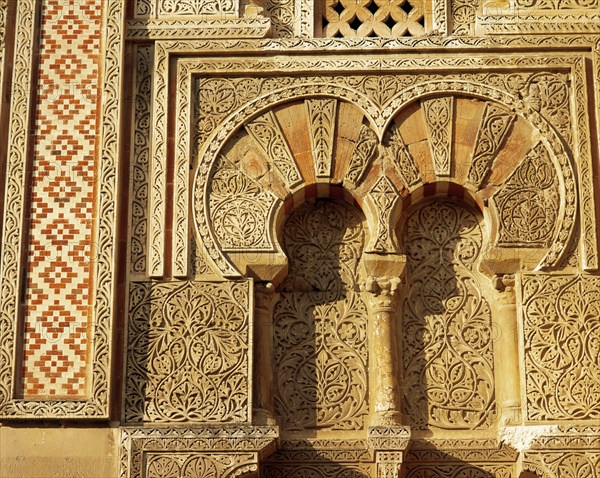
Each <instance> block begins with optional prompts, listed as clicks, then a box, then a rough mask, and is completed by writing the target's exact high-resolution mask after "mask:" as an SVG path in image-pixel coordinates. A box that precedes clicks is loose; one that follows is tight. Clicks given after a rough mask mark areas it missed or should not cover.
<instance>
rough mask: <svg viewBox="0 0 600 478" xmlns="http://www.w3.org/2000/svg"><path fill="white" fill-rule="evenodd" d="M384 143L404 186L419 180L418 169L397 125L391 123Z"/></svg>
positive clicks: (411, 184)
mask: <svg viewBox="0 0 600 478" xmlns="http://www.w3.org/2000/svg"><path fill="white" fill-rule="evenodd" d="M385 145H386V153H387V155H388V158H389V160H390V162H391V163H392V164H393V166H394V168H395V170H396V172H397V173H398V175H399V176H400V178H402V181H403V182H404V184H405V186H406V187H407V188H409V187H411V186H414V185H416V184H417V183H418V182H419V180H420V176H419V170H418V169H417V166H416V165H415V163H414V161H413V158H412V157H411V155H410V153H409V152H408V148H407V147H406V145H405V144H404V142H403V141H402V137H401V136H400V131H399V130H398V127H397V126H395V125H392V126H391V128H390V129H389V131H388V132H387V133H386V142H385Z"/></svg>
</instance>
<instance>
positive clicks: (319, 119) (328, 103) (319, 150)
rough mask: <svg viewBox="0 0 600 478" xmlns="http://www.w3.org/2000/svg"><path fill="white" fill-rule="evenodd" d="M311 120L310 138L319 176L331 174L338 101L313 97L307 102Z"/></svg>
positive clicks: (324, 176) (326, 176)
mask: <svg viewBox="0 0 600 478" xmlns="http://www.w3.org/2000/svg"><path fill="white" fill-rule="evenodd" d="M306 107H307V108H308V119H309V122H310V140H311V144H312V149H313V160H314V162H315V173H316V176H317V177H318V178H328V177H330V176H331V162H332V160H333V141H334V132H335V119H336V110H337V101H336V100H333V99H311V100H308V101H307V102H306Z"/></svg>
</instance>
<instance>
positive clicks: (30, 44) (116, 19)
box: [0, 0, 124, 419]
mask: <svg viewBox="0 0 600 478" xmlns="http://www.w3.org/2000/svg"><path fill="white" fill-rule="evenodd" d="M39 1H40V0H20V1H19V2H17V5H18V6H17V19H16V24H17V34H16V48H15V61H14V76H13V92H12V107H13V109H12V111H11V119H10V125H11V130H10V136H9V138H10V139H9V145H10V151H9V156H8V167H7V171H8V172H9V173H8V174H7V181H8V184H7V189H6V209H5V218H4V223H5V229H4V231H3V238H2V240H3V244H4V248H5V249H4V253H3V256H2V264H1V270H0V280H1V281H2V282H1V285H0V299H1V303H2V310H1V312H0V314H1V315H0V344H2V345H1V348H0V364H1V368H0V418H8V419H23V418H25V419H27V418H42V419H48V418H51V419H55V418H72V419H77V418H84V417H86V418H99V419H100V418H101V419H106V418H108V416H109V395H110V389H109V380H110V354H111V334H112V327H111V324H112V316H113V294H114V286H115V280H114V274H115V264H114V259H115V256H114V255H115V246H116V243H115V226H116V201H117V171H118V164H117V163H118V157H119V138H118V133H119V119H120V101H121V66H122V65H123V32H124V10H123V9H124V5H123V2H122V1H120V0H107V1H105V2H104V4H105V10H104V19H105V22H106V23H105V31H106V32H107V33H106V37H105V39H104V50H105V56H104V70H103V71H104V78H103V80H104V81H103V84H104V89H103V92H102V112H101V118H102V123H101V132H100V138H101V147H100V148H99V150H100V161H99V170H98V178H97V180H98V183H99V189H100V190H99V194H98V206H97V207H98V211H97V218H98V220H97V221H98V222H97V237H96V241H95V246H96V247H95V253H96V256H95V257H93V258H91V260H95V261H96V271H95V278H96V284H95V286H96V290H95V301H94V315H93V322H92V323H93V329H92V336H93V344H94V345H93V350H92V355H91V358H90V362H91V374H92V376H91V387H90V397H89V398H88V399H87V400H78V401H68V400H21V399H15V398H14V396H15V379H16V376H15V366H16V361H17V360H18V358H17V356H16V347H15V341H16V340H17V339H18V326H17V318H18V312H17V311H18V298H19V293H20V290H19V289H20V277H21V274H22V272H21V268H22V264H21V261H20V258H21V248H22V247H23V237H22V235H21V234H22V232H23V227H22V224H23V209H24V204H25V201H26V192H25V187H24V181H25V177H26V174H27V171H26V164H27V158H28V155H29V150H28V146H27V143H28V136H27V132H28V131H29V124H30V114H31V113H32V111H33V110H32V109H31V106H32V105H31V92H32V84H33V73H32V65H33V63H32V62H33V58H34V53H35V52H34V50H33V49H34V39H35V32H36V31H37V30H36V18H35V15H36V12H38V11H39V9H38V8H37V7H38V3H39Z"/></svg>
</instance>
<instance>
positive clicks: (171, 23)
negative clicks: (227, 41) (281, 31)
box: [126, 17, 271, 40]
mask: <svg viewBox="0 0 600 478" xmlns="http://www.w3.org/2000/svg"><path fill="white" fill-rule="evenodd" d="M270 29H271V19H270V18H265V17H256V18H220V17H217V18H210V17H207V18H203V19H200V20H197V19H190V20H183V19H177V20H157V19H147V20H143V19H136V20H128V21H127V34H126V35H127V36H126V39H127V40H175V39H181V40H183V39H195V38H203V39H208V38H264V37H266V36H267V34H268V33H269V30H270Z"/></svg>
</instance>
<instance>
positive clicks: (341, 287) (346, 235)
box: [273, 201, 368, 430]
mask: <svg viewBox="0 0 600 478" xmlns="http://www.w3.org/2000/svg"><path fill="white" fill-rule="evenodd" d="M364 241H365V233H364V230H363V226H362V220H361V218H360V217H359V216H358V214H357V213H356V212H355V211H353V210H352V209H351V208H349V207H348V206H345V205H343V204H341V203H335V202H330V201H318V202H316V203H315V204H314V205H310V204H307V205H305V206H301V207H300V208H299V209H297V210H296V211H294V212H293V213H292V215H291V216H290V217H289V218H288V220H287V221H286V223H285V228H284V231H283V247H284V250H285V251H286V253H287V256H288V258H289V274H288V278H287V279H286V281H285V282H284V283H283V284H282V286H281V288H280V290H281V292H280V296H279V300H278V301H277V303H276V305H275V310H274V318H273V320H274V354H273V355H274V377H275V411H276V414H277V415H278V416H279V417H280V423H281V426H282V428H283V429H284V430H304V429H310V428H328V429H334V430H355V429H362V428H363V427H364V419H365V416H366V414H367V412H368V389H367V387H368V382H367V367H368V357H367V311H366V305H365V303H364V301H363V300H362V298H361V294H360V292H359V291H358V290H357V285H358V264H359V261H360V258H361V254H362V250H363V247H364Z"/></svg>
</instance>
